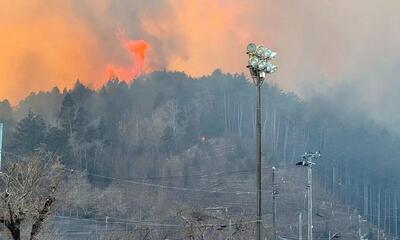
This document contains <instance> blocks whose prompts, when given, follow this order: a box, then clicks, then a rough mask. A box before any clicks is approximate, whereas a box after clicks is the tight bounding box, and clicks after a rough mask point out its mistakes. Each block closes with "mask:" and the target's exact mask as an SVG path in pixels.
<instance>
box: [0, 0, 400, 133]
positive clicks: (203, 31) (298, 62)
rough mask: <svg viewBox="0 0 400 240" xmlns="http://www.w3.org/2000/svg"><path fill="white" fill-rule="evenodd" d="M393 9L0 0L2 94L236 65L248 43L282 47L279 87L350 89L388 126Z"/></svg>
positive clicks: (396, 36)
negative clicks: (120, 33) (120, 31)
mask: <svg viewBox="0 0 400 240" xmlns="http://www.w3.org/2000/svg"><path fill="white" fill-rule="evenodd" d="M399 10H400V2H399V1H396V0H387V1H384V2H382V1H374V0H353V1H348V0H308V1H302V0H280V1H272V0H250V1H233V0H217V1H215V0H202V1H185V0H134V1H132V0H119V1H112V0H98V1H90V0H72V1H45V2H44V1H39V0H16V1H3V7H2V8H1V9H0V16H2V20H1V21H0V28H1V29H2V37H1V38H0V79H1V80H0V81H1V83H2V87H1V88H0V98H9V99H10V100H11V101H12V102H13V103H14V104H16V103H17V101H18V100H20V99H21V98H23V97H24V96H26V95H27V94H28V93H29V92H30V91H38V90H42V89H51V88H52V87H53V86H54V85H57V86H59V87H61V88H63V87H72V86H73V83H74V82H75V81H76V79H77V78H79V79H80V80H81V81H82V82H83V83H86V84H89V85H91V86H93V87H98V86H100V85H101V84H102V83H104V82H105V81H106V80H107V78H109V77H110V75H117V76H119V77H120V78H122V79H124V80H127V81H129V80H131V79H132V78H134V77H135V76H137V74H141V73H146V72H147V71H151V70H163V69H168V70H179V71H185V72H187V73H189V74H191V75H195V76H200V75H203V74H209V73H211V72H212V71H213V70H214V69H215V68H221V69H223V70H224V71H228V72H243V71H246V69H245V68H244V66H245V65H246V56H245V53H244V50H243V49H244V48H245V46H246V44H247V43H248V42H249V41H254V42H260V43H261V42H262V43H264V44H265V45H268V46H271V48H272V49H273V50H275V51H277V52H278V53H279V58H278V59H277V64H278V66H279V72H278V73H277V74H276V75H275V76H272V79H270V80H271V81H274V82H277V83H278V84H279V85H280V86H282V87H283V88H284V89H286V90H294V91H296V92H297V93H299V94H301V95H302V96H304V97H307V96H309V95H313V94H314V93H315V92H325V93H327V94H330V93H331V92H333V91H334V89H336V88H342V87H343V86H344V87H347V88H350V89H354V90H352V91H347V92H348V94H349V96H348V98H349V100H350V101H351V102H352V104H355V105H357V106H360V107H362V108H364V109H365V110H366V111H368V112H370V113H371V115H372V116H374V117H375V118H376V119H377V120H379V121H381V122H383V123H385V124H388V125H390V126H395V125H397V123H398V121H400V114H395V116H394V113H395V112H396V111H395V110H396V106H395V103H394V102H397V101H398V100H399V95H398V93H397V92H396V91H395V90H394V89H397V86H398V81H397V72H398V70H397V69H398V67H397V65H398V62H399V59H398V54H397V52H398V51H399V45H398V42H400V32H399V31H398V28H397V23H398V22H400V15H399V14H398V12H399ZM118 29H123V30H124V33H125V34H124V36H123V41H121V36H120V37H118V34H116V33H117V32H118ZM121 43H122V44H121ZM127 43H129V44H130V45H131V46H134V47H133V48H130V47H127V45H126V44H127ZM132 49H134V51H133V52H132V51H130V50H132ZM135 49H136V50H135ZM141 53H143V54H145V55H143V56H144V58H143V59H142V60H143V62H140V61H139V60H140V59H141V58H140V56H142V54H141ZM396 116H397V117H396ZM397 119H399V120H397Z"/></svg>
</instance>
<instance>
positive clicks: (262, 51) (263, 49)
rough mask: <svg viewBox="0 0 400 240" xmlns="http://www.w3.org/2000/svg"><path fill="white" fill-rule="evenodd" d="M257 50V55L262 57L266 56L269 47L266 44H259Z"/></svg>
mask: <svg viewBox="0 0 400 240" xmlns="http://www.w3.org/2000/svg"><path fill="white" fill-rule="evenodd" d="M256 52H257V56H259V57H261V58H262V57H264V56H265V53H266V52H267V48H266V47H264V46H261V45H258V46H257V50H256Z"/></svg>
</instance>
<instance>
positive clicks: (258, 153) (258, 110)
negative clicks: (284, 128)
mask: <svg viewBox="0 0 400 240" xmlns="http://www.w3.org/2000/svg"><path fill="white" fill-rule="evenodd" d="M256 98H257V99H256V102H257V103H256V119H257V123H256V127H257V130H256V131H257V133H256V171H257V174H256V175H257V176H256V187H257V196H256V197H257V225H256V232H257V233H256V234H257V238H256V239H257V240H261V239H262V238H261V227H262V212H261V78H260V77H259V76H257V84H256Z"/></svg>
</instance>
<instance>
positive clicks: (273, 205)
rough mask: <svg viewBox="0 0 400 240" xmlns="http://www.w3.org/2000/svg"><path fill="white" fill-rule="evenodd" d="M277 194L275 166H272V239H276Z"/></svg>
mask: <svg viewBox="0 0 400 240" xmlns="http://www.w3.org/2000/svg"><path fill="white" fill-rule="evenodd" d="M276 194H277V189H276V188H275V167H272V240H276Z"/></svg>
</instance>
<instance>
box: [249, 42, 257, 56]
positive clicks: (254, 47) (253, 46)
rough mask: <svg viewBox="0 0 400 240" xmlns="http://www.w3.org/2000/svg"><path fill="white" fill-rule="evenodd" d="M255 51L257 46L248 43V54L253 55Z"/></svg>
mask: <svg viewBox="0 0 400 240" xmlns="http://www.w3.org/2000/svg"><path fill="white" fill-rule="evenodd" d="M256 50H257V45H255V44H254V43H249V45H247V53H248V54H255V53H256Z"/></svg>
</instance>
